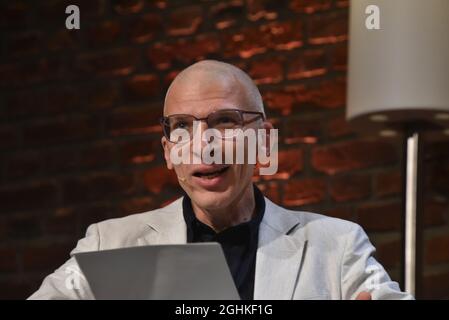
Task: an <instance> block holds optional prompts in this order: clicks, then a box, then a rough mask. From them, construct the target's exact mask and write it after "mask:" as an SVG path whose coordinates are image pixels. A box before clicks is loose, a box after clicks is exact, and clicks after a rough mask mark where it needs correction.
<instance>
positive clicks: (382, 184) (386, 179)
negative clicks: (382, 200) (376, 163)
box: [375, 171, 402, 197]
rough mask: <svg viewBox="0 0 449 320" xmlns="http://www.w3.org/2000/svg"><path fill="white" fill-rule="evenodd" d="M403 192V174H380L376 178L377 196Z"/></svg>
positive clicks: (395, 172)
mask: <svg viewBox="0 0 449 320" xmlns="http://www.w3.org/2000/svg"><path fill="white" fill-rule="evenodd" d="M401 191H402V174H401V173H400V172H397V171H394V172H380V173H379V174H378V175H377V176H376V189H375V194H376V195H377V196H378V197H383V196H391V195H397V194H400V193H401Z"/></svg>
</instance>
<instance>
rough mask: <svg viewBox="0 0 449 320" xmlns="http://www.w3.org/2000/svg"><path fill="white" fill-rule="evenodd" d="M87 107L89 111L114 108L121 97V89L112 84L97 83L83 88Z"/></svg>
mask: <svg viewBox="0 0 449 320" xmlns="http://www.w3.org/2000/svg"><path fill="white" fill-rule="evenodd" d="M82 92H83V97H84V99H85V104H86V105H85V107H86V109H88V110H92V111H96V110H104V109H109V108H111V107H113V106H114V105H115V104H116V102H117V101H119V100H120V97H121V87H119V86H118V85H117V84H115V83H111V82H104V83H103V82H96V83H95V84H92V85H89V86H86V87H83V89H82Z"/></svg>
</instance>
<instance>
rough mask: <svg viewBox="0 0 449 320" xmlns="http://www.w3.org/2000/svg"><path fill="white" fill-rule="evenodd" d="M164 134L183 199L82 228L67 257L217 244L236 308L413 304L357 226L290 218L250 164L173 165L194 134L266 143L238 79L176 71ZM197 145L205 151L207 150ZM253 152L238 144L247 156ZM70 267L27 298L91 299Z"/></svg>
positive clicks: (230, 69)
mask: <svg viewBox="0 0 449 320" xmlns="http://www.w3.org/2000/svg"><path fill="white" fill-rule="evenodd" d="M161 124H162V127H163V132H164V136H163V137H162V138H161V142H162V146H163V150H164V157H165V160H166V163H167V168H168V169H169V170H174V171H175V172H176V175H177V177H178V180H179V185H180V186H181V187H182V189H183V190H184V196H183V197H181V198H180V199H178V200H176V201H174V202H173V203H171V204H170V205H168V206H166V207H164V208H160V209H157V210H153V211H150V212H144V213H141V214H136V215H130V216H127V217H125V218H120V219H111V220H107V221H102V222H99V223H96V224H93V225H91V226H89V228H88V229H87V233H86V237H85V238H83V239H81V240H80V241H79V242H78V245H77V246H76V248H75V249H74V250H73V251H72V252H71V255H72V256H73V254H75V253H78V252H83V251H96V250H106V249H114V248H122V247H131V246H139V245H152V244H180V243H192V242H210V241H214V242H218V243H219V244H220V245H221V247H222V249H223V252H224V255H225V258H226V261H227V264H228V266H229V269H230V271H231V274H232V277H233V279H234V283H235V285H236V288H237V290H238V292H239V294H240V297H241V298H242V299H246V300H250V299H360V300H369V299H412V298H413V297H412V296H410V295H409V294H407V293H404V292H401V290H400V289H399V286H398V284H397V283H396V282H393V281H391V279H390V278H389V276H388V275H387V273H386V272H385V270H384V268H383V267H382V266H381V265H380V264H379V263H378V262H377V261H376V260H375V258H374V257H373V253H374V251H375V249H374V247H373V246H372V245H371V243H370V241H369V240H368V237H367V236H366V234H365V232H364V231H363V230H362V228H361V227H360V226H358V225H357V224H354V223H352V222H348V221H344V220H340V219H335V218H330V217H325V216H322V215H319V214H315V213H310V212H303V211H290V210H287V209H284V208H282V207H280V206H278V205H276V204H274V203H273V202H271V201H270V200H269V199H267V198H265V197H264V196H263V194H262V192H261V191H260V190H259V189H258V188H257V187H256V186H255V185H254V184H253V183H252V177H253V175H254V174H257V172H258V170H257V169H258V165H257V163H250V162H249V161H247V162H244V163H237V162H236V161H235V157H232V160H233V161H231V163H228V162H226V163H205V161H204V159H202V154H198V152H197V151H195V150H194V148H188V150H189V152H190V153H191V154H190V155H191V156H192V157H190V158H189V159H193V158H195V157H196V158H200V159H202V160H200V161H199V162H196V163H194V162H193V161H190V162H181V163H179V162H175V161H173V160H174V159H173V154H174V152H173V150H177V149H176V148H180V145H181V147H185V146H187V147H190V146H191V145H192V144H193V143H194V141H195V137H196V132H198V130H202V131H207V130H208V129H211V130H215V131H214V132H218V133H219V134H220V136H219V137H221V139H222V140H220V139H218V140H219V144H220V145H225V144H228V145H229V144H231V147H232V148H233V150H235V149H236V145H235V143H236V142H235V141H236V135H235V134H236V133H235V132H239V131H238V130H241V131H240V132H242V131H245V132H247V131H250V130H259V131H260V130H262V131H263V132H266V133H267V135H268V140H269V139H270V132H272V130H273V125H272V124H271V123H270V122H268V121H267V120H266V118H265V112H264V107H263V101H262V97H261V95H260V93H259V90H258V89H257V87H256V86H255V84H254V83H253V81H252V80H251V79H250V77H249V76H248V75H247V74H246V73H244V72H243V71H242V70H240V69H238V68H236V67H235V66H232V65H230V64H227V63H223V62H218V61H211V60H206V61H201V62H198V63H195V64H194V65H192V66H190V67H188V68H187V69H185V70H183V71H182V72H181V73H179V75H178V76H177V77H176V78H175V79H174V81H173V82H172V84H171V85H170V87H169V89H168V91H167V95H166V98H165V103H164V110H163V118H162V119H161ZM234 129H235V130H234ZM180 130H181V131H180ZM226 130H231V131H226ZM232 130H234V131H232ZM176 132H184V133H186V137H187V139H188V140H187V141H183V142H182V143H180V140H179V139H177V138H176V136H175V133H176ZM227 132H231V134H233V135H231V136H230V135H229V134H228V133H227ZM221 134H223V136H221ZM271 139H272V140H273V137H271ZM200 140H201V143H200V145H201V146H202V147H204V146H205V145H207V144H208V143H209V142H210V141H208V140H206V141H205V140H204V139H201V138H200ZM258 143H260V141H258ZM264 143H266V141H265V142H264ZM252 147H254V145H252V144H249V143H246V144H244V148H245V152H249V150H248V149H249V148H252ZM217 150H221V149H217ZM217 152H218V151H217ZM195 153H196V154H195ZM155 183H157V182H156V181H155ZM74 267H76V261H75V260H74V258H73V257H72V258H70V259H69V260H68V261H67V262H66V263H65V264H64V265H62V266H61V267H60V268H59V269H57V270H56V271H55V272H54V273H52V274H50V275H49V276H47V277H46V278H45V279H44V281H43V283H42V286H41V287H40V289H39V290H38V291H37V292H35V293H34V294H33V295H32V296H31V297H30V298H31V299H91V298H93V295H92V292H91V291H90V289H89V286H88V284H87V283H86V282H85V280H83V278H82V279H81V280H82V282H81V285H80V287H79V288H68V287H67V285H66V279H67V273H66V270H67V268H74ZM217 290H219V288H217Z"/></svg>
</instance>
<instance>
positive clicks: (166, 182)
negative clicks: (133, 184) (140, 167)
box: [143, 165, 179, 194]
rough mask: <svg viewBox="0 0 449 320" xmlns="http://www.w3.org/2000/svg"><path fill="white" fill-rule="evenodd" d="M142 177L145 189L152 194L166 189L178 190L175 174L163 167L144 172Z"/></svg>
mask: <svg viewBox="0 0 449 320" xmlns="http://www.w3.org/2000/svg"><path fill="white" fill-rule="evenodd" d="M143 177H144V184H145V187H146V189H147V190H148V191H150V192H151V193H153V194H159V193H161V192H162V190H166V189H178V188H179V184H178V178H177V177H176V174H175V172H174V171H173V170H168V169H167V168H166V167H165V166H164V165H161V166H156V167H153V168H150V169H148V170H145V172H144V173H143Z"/></svg>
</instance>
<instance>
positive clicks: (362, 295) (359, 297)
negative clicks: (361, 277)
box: [355, 291, 371, 300]
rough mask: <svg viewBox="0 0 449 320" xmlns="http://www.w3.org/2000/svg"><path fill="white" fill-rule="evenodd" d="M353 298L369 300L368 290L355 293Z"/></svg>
mask: <svg viewBox="0 0 449 320" xmlns="http://www.w3.org/2000/svg"><path fill="white" fill-rule="evenodd" d="M355 300H371V294H370V293H369V292H366V291H362V292H360V293H359V294H358V295H357V298H355Z"/></svg>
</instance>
